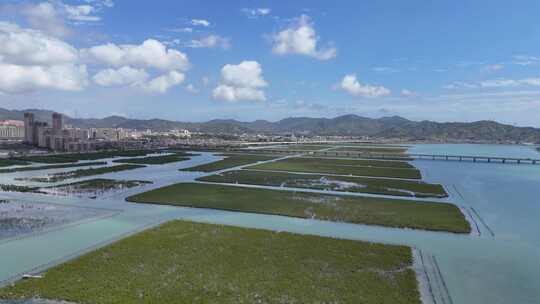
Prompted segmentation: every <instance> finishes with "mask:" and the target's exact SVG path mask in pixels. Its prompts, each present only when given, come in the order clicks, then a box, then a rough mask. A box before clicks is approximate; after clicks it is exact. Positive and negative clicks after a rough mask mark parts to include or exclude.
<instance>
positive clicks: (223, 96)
mask: <svg viewBox="0 0 540 304" xmlns="http://www.w3.org/2000/svg"><path fill="white" fill-rule="evenodd" d="M212 96H213V97H214V99H220V100H225V101H230V102H236V101H240V100H252V101H265V100H266V96H265V94H264V91H262V90H257V89H255V88H242V87H233V86H228V85H224V84H221V85H219V86H217V87H216V88H215V89H214V91H213V93H212Z"/></svg>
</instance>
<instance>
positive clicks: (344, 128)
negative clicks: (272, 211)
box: [0, 108, 540, 143]
mask: <svg viewBox="0 0 540 304" xmlns="http://www.w3.org/2000/svg"><path fill="white" fill-rule="evenodd" d="M25 112H31V113H34V114H35V116H36V119H37V120H40V121H50V119H51V114H52V113H53V112H52V111H49V110H40V109H27V110H7V109H2V108H0V119H18V120H22V119H23V115H24V113H25ZM65 122H66V123H68V124H71V125H73V126H75V127H80V128H127V129H139V130H146V129H151V130H155V131H166V130H171V129H188V130H190V131H192V132H204V133H216V134H217V133H219V134H241V133H249V134H254V133H262V134H291V133H293V134H296V135H342V136H370V137H378V138H400V139H403V140H427V141H440V142H522V143H523V142H527V143H540V129H538V128H532V127H516V126H512V125H507V124H501V123H498V122H495V121H487V120H483V121H476V122H469V123H464V122H434V121H427V120H425V121H412V120H408V119H405V118H403V117H400V116H391V117H382V118H367V117H361V116H358V115H353V114H349V115H343V116H338V117H335V118H310V117H292V118H285V119H282V120H279V121H276V122H270V121H266V120H255V121H252V122H242V121H237V120H232V119H214V120H210V121H207V122H180V121H171V120H164V119H146V120H145V119H130V118H125V117H121V116H109V117H105V118H101V119H96V118H85V119H82V118H71V117H69V116H67V115H66V116H65Z"/></svg>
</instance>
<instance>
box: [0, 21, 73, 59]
mask: <svg viewBox="0 0 540 304" xmlns="http://www.w3.org/2000/svg"><path fill="white" fill-rule="evenodd" d="M0 45H1V46H2V47H0V61H2V62H6V63H12V64H20V65H57V64H67V63H75V62H76V61H77V60H78V56H79V54H78V50H77V49H76V48H74V47H72V46H71V45H69V44H67V43H65V42H64V41H62V40H60V39H57V38H55V37H51V36H48V35H45V34H43V33H42V32H40V31H36V30H31V29H22V28H20V27H19V26H18V25H16V24H13V23H8V22H0Z"/></svg>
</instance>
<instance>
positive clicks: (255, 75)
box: [221, 61, 267, 88]
mask: <svg viewBox="0 0 540 304" xmlns="http://www.w3.org/2000/svg"><path fill="white" fill-rule="evenodd" d="M221 77H222V79H223V82H224V83H226V84H229V85H233V86H238V87H253V88H259V87H265V86H266V85H267V83H266V81H265V80H264V79H263V77H262V68H261V65H260V64H259V63H258V62H257V61H242V62H241V63H240V64H236V65H235V64H226V65H225V66H223V68H222V69H221Z"/></svg>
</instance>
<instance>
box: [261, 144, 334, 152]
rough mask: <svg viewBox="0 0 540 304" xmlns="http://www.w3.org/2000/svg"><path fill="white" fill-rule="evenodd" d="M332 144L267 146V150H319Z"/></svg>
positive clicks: (330, 146)
mask: <svg viewBox="0 0 540 304" xmlns="http://www.w3.org/2000/svg"><path fill="white" fill-rule="evenodd" d="M332 147H333V146H332V145H324V144H321V145H318V144H313V145H284V146H274V147H268V148H265V149H266V150H292V151H317V150H322V149H329V148H332Z"/></svg>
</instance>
